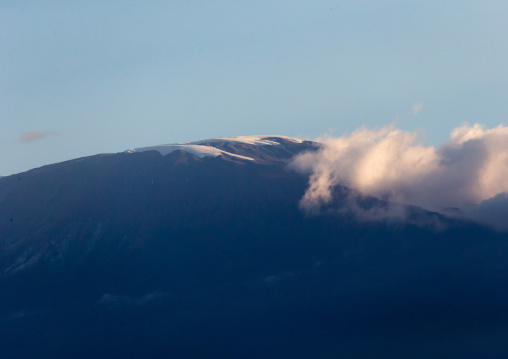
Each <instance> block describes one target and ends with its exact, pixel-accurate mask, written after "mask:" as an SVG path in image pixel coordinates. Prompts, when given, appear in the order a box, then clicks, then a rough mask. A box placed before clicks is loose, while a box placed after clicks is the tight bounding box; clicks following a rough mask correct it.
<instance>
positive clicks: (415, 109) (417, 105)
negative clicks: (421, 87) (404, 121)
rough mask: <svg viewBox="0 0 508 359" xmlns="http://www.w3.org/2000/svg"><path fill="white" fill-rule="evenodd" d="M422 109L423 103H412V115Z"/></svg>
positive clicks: (415, 114)
mask: <svg viewBox="0 0 508 359" xmlns="http://www.w3.org/2000/svg"><path fill="white" fill-rule="evenodd" d="M422 109H423V103H421V102H416V103H414V104H413V116H417V115H418V114H419V113H420V111H421V110H422Z"/></svg>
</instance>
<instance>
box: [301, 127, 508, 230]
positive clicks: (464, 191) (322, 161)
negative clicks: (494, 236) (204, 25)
mask: <svg viewBox="0 0 508 359" xmlns="http://www.w3.org/2000/svg"><path fill="white" fill-rule="evenodd" d="M421 138H422V135H421V133H420V132H408V131H403V130H400V129H397V128H396V127H394V126H387V127H384V128H382V129H380V130H369V129H367V128H360V129H358V130H356V131H355V132H353V133H352V134H350V135H345V136H342V137H338V138H327V139H324V140H323V141H322V142H323V146H322V148H321V149H320V150H319V151H317V152H314V153H305V154H302V155H300V156H298V157H296V158H295V160H294V162H293V164H292V166H293V168H296V169H298V170H299V171H302V172H307V173H310V174H311V176H310V183H309V188H308V189H307V191H306V193H305V196H304V197H303V199H302V200H301V206H302V207H303V208H304V209H306V210H315V209H318V208H320V207H322V206H324V205H326V204H328V203H329V202H330V201H332V192H333V189H334V188H335V187H337V186H345V187H349V188H352V189H354V190H356V191H357V192H358V193H360V194H361V195H365V196H373V197H376V198H380V199H383V200H386V201H389V202H391V203H397V204H405V205H414V206H419V207H422V208H424V209H427V210H431V211H437V212H440V213H444V214H449V215H451V214H453V215H459V214H460V215H462V216H466V217H470V218H473V219H476V220H479V221H482V222H484V223H489V224H491V225H495V226H497V227H499V226H503V223H502V222H503V221H501V220H500V218H506V217H503V216H502V215H498V216H497V217H500V218H498V219H493V217H492V216H491V215H489V214H488V213H501V212H500V210H499V208H501V207H502V208H506V210H505V211H504V213H507V214H508V196H506V195H504V193H506V192H508V127H504V126H503V125H500V126H498V127H496V128H493V129H486V128H484V127H483V126H481V125H478V124H475V125H473V126H470V125H467V124H466V125H464V126H461V127H458V128H456V129H454V130H453V131H452V133H451V135H450V139H449V140H448V141H447V142H445V143H444V144H442V145H441V146H439V147H434V146H424V145H422V143H421ZM507 222H508V221H507ZM504 226H506V227H508V224H506V225H504Z"/></svg>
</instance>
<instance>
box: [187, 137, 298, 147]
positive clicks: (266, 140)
mask: <svg viewBox="0 0 508 359" xmlns="http://www.w3.org/2000/svg"><path fill="white" fill-rule="evenodd" d="M270 138H272V139H273V138H280V139H283V140H287V141H291V142H295V143H302V142H303V140H300V139H299V138H294V137H287V136H235V137H218V138H212V139H209V140H202V141H196V142H187V143H185V144H189V145H198V144H202V143H210V142H239V143H245V144H248V145H257V146H273V145H280V143H278V142H277V141H274V140H270Z"/></svg>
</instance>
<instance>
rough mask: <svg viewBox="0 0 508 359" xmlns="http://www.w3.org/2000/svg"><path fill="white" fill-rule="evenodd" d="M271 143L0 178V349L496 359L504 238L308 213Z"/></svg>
mask: <svg viewBox="0 0 508 359" xmlns="http://www.w3.org/2000/svg"><path fill="white" fill-rule="evenodd" d="M273 139H274V141H275V142H278V143H279V144H280V146H277V145H266V146H259V145H257V144H249V143H238V142H236V143H235V142H233V143H232V142H228V141H223V142H220V141H219V142H217V141H212V142H207V143H206V144H204V145H205V146H213V147H214V148H218V149H221V150H224V151H226V152H228V153H230V154H233V155H228V154H222V155H219V156H202V157H200V156H198V155H195V154H192V153H190V152H188V151H185V150H182V149H177V150H174V151H171V152H170V153H169V154H167V155H164V156H163V155H162V154H161V153H160V152H158V151H156V150H146V151H132V153H119V154H111V155H98V156H92V157H86V158H81V159H77V160H73V161H68V162H64V163H60V164H55V165H50V166H45V167H42V168H38V169H34V170H31V171H28V172H25V173H21V174H18V175H13V176H8V177H4V178H1V179H0V357H1V358H111V357H125V358H150V357H151V358H168V357H170V358H338V357H344V358H396V357H400V358H408V357H411V358H429V357H436V358H450V357H460V358H478V357H481V358H501V357H506V355H507V354H508V324H507V323H508V307H507V306H506V303H507V302H508V291H506V288H507V286H508V266H507V264H508V245H507V243H508V242H507V239H508V236H507V235H506V234H503V233H497V232H494V231H491V230H489V229H488V228H484V227H480V226H478V225H474V224H471V223H466V222H464V223H459V222H456V221H451V220H447V219H445V218H442V219H441V221H443V222H445V225H444V226H442V227H440V229H439V230H436V228H434V227H426V226H418V225H415V224H412V223H413V222H407V223H404V222H400V221H399V222H386V221H385V222H383V221H380V222H357V221H355V219H354V218H353V217H351V216H348V215H345V214H343V213H344V212H342V211H333V210H329V211H326V212H327V213H326V214H323V213H321V214H320V215H312V216H310V215H306V214H305V213H303V212H302V211H301V210H300V209H299V207H298V203H299V201H300V199H301V198H302V196H303V194H304V192H305V189H306V188H307V182H308V178H306V176H304V175H301V174H297V173H295V172H293V171H291V170H288V169H287V166H286V165H287V163H288V161H289V160H290V159H291V157H292V156H294V155H295V154H297V153H299V152H301V151H308V150H314V149H315V148H316V144H314V143H311V142H301V143H299V142H294V141H290V140H287V139H286V140H284V139H282V138H276V137H274V138H273ZM235 154H236V155H239V156H244V157H249V158H253V159H254V160H246V159H241V158H239V157H238V156H234V155H235ZM337 201H340V196H339V197H337ZM370 201H375V200H374V199H371V200H370ZM367 202H368V201H367ZM341 213H342V214H341ZM425 213H426V212H424V211H420V212H419V215H420V216H422V215H426V214H425ZM428 215H429V216H435V214H428Z"/></svg>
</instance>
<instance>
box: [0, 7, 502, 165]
mask: <svg viewBox="0 0 508 359" xmlns="http://www.w3.org/2000/svg"><path fill="white" fill-rule="evenodd" d="M506 19H508V2H506V1H489V0H486V1H464V0H462V1H446V2H442V1H434V0H427V1H410V0H405V1H391V0H387V1H374V0H370V1H361V0H355V1H345V0H344V1H320V0H313V1H296V0H292V1H283V0H277V1H273V0H272V1H264V0H258V1H255V2H244V1H221V0H216V1H127V0H122V1H117V0H106V1H104V0H102V1H95V0H90V1H72V0H65V1H63V0H62V1H56V0H45V1H29V0H25V1H24V0H20V1H14V0H6V1H2V2H0V125H1V128H0V151H1V157H0V174H4V175H8V174H12V173H17V172H21V171H25V170H28V169H30V168H34V167H38V166H41V165H44V164H49V163H54V162H59V161H63V160H67V159H72V158H76V157H81V156H87V155H93V154H97V153H104V152H120V151H123V150H125V149H128V148H133V147H142V146H149V145H157V144H163V143H173V142H186V141H194V140H200V139H205V138H213V137H219V136H235V135H254V134H261V135H263V134H279V135H287V136H294V137H305V138H315V137H317V136H320V135H323V134H326V133H332V134H334V135H340V134H342V133H345V132H350V131H353V130H354V129H356V128H357V127H359V126H362V125H366V126H369V127H372V128H376V127H380V126H383V125H386V124H389V123H394V124H395V125H396V126H397V127H400V128H402V129H406V130H411V131H413V130H415V129H423V130H424V131H425V133H426V141H428V142H429V143H435V144H439V143H441V142H443V141H444V140H446V139H447V138H448V135H449V132H450V131H451V130H452V129H453V128H454V127H457V126H459V125H461V124H463V123H464V122H469V123H481V124H484V125H486V126H487V127H493V126H496V125H498V124H501V123H506V118H507V111H508V101H507V100H508V41H506V34H507V33H508V21H507V20H506Z"/></svg>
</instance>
